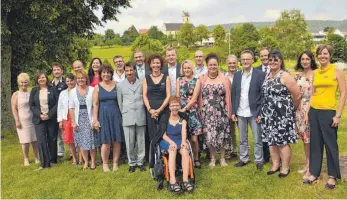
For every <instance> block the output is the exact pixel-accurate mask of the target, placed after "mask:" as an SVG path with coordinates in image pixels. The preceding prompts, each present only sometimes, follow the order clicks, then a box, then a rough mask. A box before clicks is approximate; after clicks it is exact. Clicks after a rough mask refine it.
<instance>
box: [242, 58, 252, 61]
mask: <svg viewBox="0 0 347 200" xmlns="http://www.w3.org/2000/svg"><path fill="white" fill-rule="evenodd" d="M251 60H252V58H247V59H241V61H251Z"/></svg>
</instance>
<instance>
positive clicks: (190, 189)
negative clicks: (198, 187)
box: [182, 181, 195, 192]
mask: <svg viewBox="0 0 347 200" xmlns="http://www.w3.org/2000/svg"><path fill="white" fill-rule="evenodd" d="M182 189H183V191H186V192H193V191H194V189H195V187H194V185H193V184H191V183H189V182H188V181H187V182H182Z"/></svg>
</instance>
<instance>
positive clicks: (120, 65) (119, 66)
mask: <svg viewBox="0 0 347 200" xmlns="http://www.w3.org/2000/svg"><path fill="white" fill-rule="evenodd" d="M113 63H114V65H115V66H116V70H115V71H114V73H113V80H114V81H115V82H116V83H119V82H121V81H123V80H125V70H124V59H123V57H122V56H118V55H117V56H115V57H114V58H113Z"/></svg>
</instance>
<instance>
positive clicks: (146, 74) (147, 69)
mask: <svg viewBox="0 0 347 200" xmlns="http://www.w3.org/2000/svg"><path fill="white" fill-rule="evenodd" d="M134 67H136V65H134ZM150 74H151V70H150V69H149V67H148V66H146V65H145V76H144V77H143V79H145V77H146V76H149V75H150ZM136 78H139V75H138V74H137V70H136Z"/></svg>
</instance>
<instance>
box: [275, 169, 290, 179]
mask: <svg viewBox="0 0 347 200" xmlns="http://www.w3.org/2000/svg"><path fill="white" fill-rule="evenodd" d="M289 173H290V169H288V172H287V173H286V174H285V173H280V174H278V177H279V178H285V177H287V176H288V175H289Z"/></svg>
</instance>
